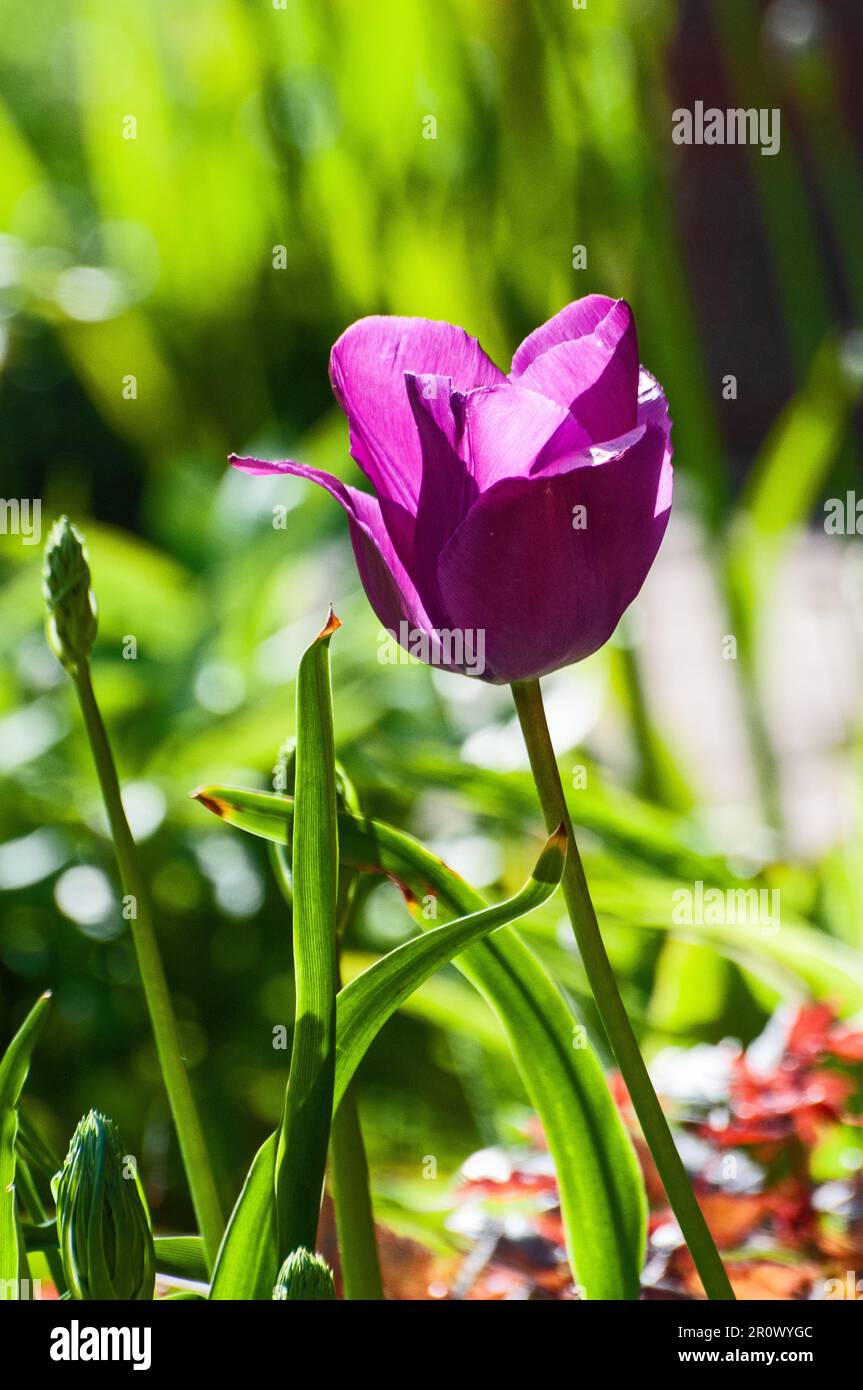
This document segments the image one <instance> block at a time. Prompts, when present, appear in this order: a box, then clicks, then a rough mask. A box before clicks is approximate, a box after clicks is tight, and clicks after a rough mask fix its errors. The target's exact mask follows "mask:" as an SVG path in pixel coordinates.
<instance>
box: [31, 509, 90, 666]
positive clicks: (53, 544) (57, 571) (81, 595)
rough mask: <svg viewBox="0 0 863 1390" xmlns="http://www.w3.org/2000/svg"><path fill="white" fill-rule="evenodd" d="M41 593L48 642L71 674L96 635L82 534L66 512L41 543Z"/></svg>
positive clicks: (85, 656) (85, 657) (83, 657)
mask: <svg viewBox="0 0 863 1390" xmlns="http://www.w3.org/2000/svg"><path fill="white" fill-rule="evenodd" d="M42 593H43V595H44V598H45V602H46V604H47V605H48V618H47V621H46V626H45V633H46V636H47V638H48V645H49V646H50V648H51V650H52V651H53V653H54V655H55V656H56V657H57V660H58V661H60V662H61V663H62V664H63V666H65V667H66V670H67V671H69V672H70V674H74V672H75V671H76V669H77V667H78V666H79V665H80V664H81V663H82V662H85V661H86V660H87V658H88V656H89V655H90V648H91V647H92V645H93V641H94V639H95V636H96V626H97V622H96V599H95V597H94V595H93V591H92V589H91V588H90V567H89V565H88V564H87V547H86V546H85V544H84V537H83V536H82V535H81V532H80V531H79V530H78V528H77V527H76V526H73V525H72V523H71V521H70V520H69V518H68V517H67V516H61V517H60V520H59V521H56V522H55V523H54V525H53V526H52V527H51V531H50V533H49V535H48V540H47V541H46V543H45V559H44V562H43V565H42Z"/></svg>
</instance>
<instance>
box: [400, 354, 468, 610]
mask: <svg viewBox="0 0 863 1390" xmlns="http://www.w3.org/2000/svg"><path fill="white" fill-rule="evenodd" d="M405 386H406V389H407V394H408V400H409V401H410V405H411V410H412V411H413V416H414V420H415V421H416V428H417V434H418V436H419V441H420V450H421V453H422V479H421V482H420V492H419V500H418V503H417V514H416V528H415V539H414V547H413V554H412V557H411V566H410V568H411V574H412V575H413V578H414V582H415V584H416V586H417V589H418V591H419V593H420V594H421V595H422V599H423V603H424V604H425V606H426V608H427V610H428V612H429V613H430V614H431V615H432V617H433V618H435V620H437V619H439V618H440V616H441V610H440V597H439V595H438V586H437V560H438V555H439V554H440V552H441V550H442V549H443V547H444V546H445V545H446V543H447V541H448V540H449V538H450V536H451V535H452V534H453V532H454V531H455V529H456V527H457V526H459V525H460V523H461V522H462V521H463V520H464V518H465V517H466V516H467V513H468V511H469V510H470V506H471V503H472V502H473V501H474V500H475V498H476V496H477V486H476V483H475V482H474V479H473V477H472V476H471V473H470V471H469V467H468V463H467V461H466V455H465V448H466V438H465V433H464V407H465V397H464V396H463V395H462V394H461V392H459V391H453V389H452V382H451V380H450V378H449V377H444V376H429V375H426V376H415V375H414V374H413V373H412V372H406V373H405Z"/></svg>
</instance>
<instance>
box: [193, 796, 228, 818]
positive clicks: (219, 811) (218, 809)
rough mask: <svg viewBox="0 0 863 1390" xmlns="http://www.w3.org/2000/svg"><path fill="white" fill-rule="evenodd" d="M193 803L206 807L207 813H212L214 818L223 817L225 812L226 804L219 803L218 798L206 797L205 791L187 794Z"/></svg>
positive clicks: (223, 802)
mask: <svg viewBox="0 0 863 1390" xmlns="http://www.w3.org/2000/svg"><path fill="white" fill-rule="evenodd" d="M189 796H190V797H191V798H192V800H193V801H200V803H201V805H202V806H206V808H207V810H208V811H212V812H213V815H215V816H222V817H223V816H224V814H225V812H226V811H227V809H228V807H227V802H225V801H220V800H219V799H218V797H215V796H208V795H207V793H206V792H205V791H203V790H202V791H197V792H189Z"/></svg>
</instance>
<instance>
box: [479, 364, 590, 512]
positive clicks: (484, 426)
mask: <svg viewBox="0 0 863 1390" xmlns="http://www.w3.org/2000/svg"><path fill="white" fill-rule="evenodd" d="M465 430H466V434H467V438H468V446H469V460H470V468H471V471H472V473H473V475H474V477H475V479H476V482H477V485H478V487H479V490H480V491H481V492H485V491H486V490H487V489H488V488H490V487H491V486H492V485H493V484H494V483H496V482H499V481H500V479H501V478H517V477H527V476H529V475H530V474H531V473H534V472H536V471H537V470H538V469H539V468H542V467H543V466H544V465H545V464H546V463H547V462H549V461H550V460H551V459H556V458H558V457H560V456H562V455H571V454H574V453H576V452H577V451H578V450H583V449H585V448H587V446H588V445H589V444H590V443H591V440H590V437H589V436H588V434H587V431H586V430H584V429H582V427H581V425H579V423H578V421H577V420H576V419H575V418H574V417H573V416H572V415H571V414H570V412H569V411H568V410H567V409H566V408H565V407H564V406H562V405H559V404H558V403H557V402H556V401H553V400H550V399H549V397H548V396H541V395H538V394H537V392H536V391H529V390H527V389H526V388H525V387H523V386H521V385H519V384H517V383H514V382H507V383H506V384H505V385H503V386H487V387H484V388H483V389H482V390H480V391H473V392H471V394H470V395H469V396H468V398H467V400H466V401H465Z"/></svg>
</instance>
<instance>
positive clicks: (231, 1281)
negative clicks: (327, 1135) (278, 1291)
mask: <svg viewBox="0 0 863 1390" xmlns="http://www.w3.org/2000/svg"><path fill="white" fill-rule="evenodd" d="M278 1142H279V1135H278V1133H275V1134H271V1135H270V1136H269V1138H268V1139H265V1140H264V1142H263V1144H262V1145H261V1147H260V1148H259V1149H258V1152H257V1153H256V1154H255V1157H254V1159H253V1160H252V1166H251V1168H250V1169H249V1171H248V1173H247V1175H246V1181H245V1182H244V1184H243V1190H242V1191H241V1193H240V1195H239V1197H238V1198H237V1202H236V1205H235V1207H234V1210H233V1211H232V1212H231V1217H230V1220H229V1221H228V1229H227V1230H226V1231H225V1235H224V1239H223V1240H222V1244H221V1247H220V1249H219V1257H218V1259H217V1260H216V1268H215V1271H214V1274H213V1284H212V1288H211V1289H210V1298H211V1299H215V1300H216V1301H217V1302H219V1301H223V1300H234V1299H260V1300H264V1299H269V1298H272V1295H273V1285H274V1284H275V1282H276V1275H277V1274H278V1271H279V1238H278V1230H277V1226H276V1200H275V1194H276V1152H277V1149H278Z"/></svg>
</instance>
